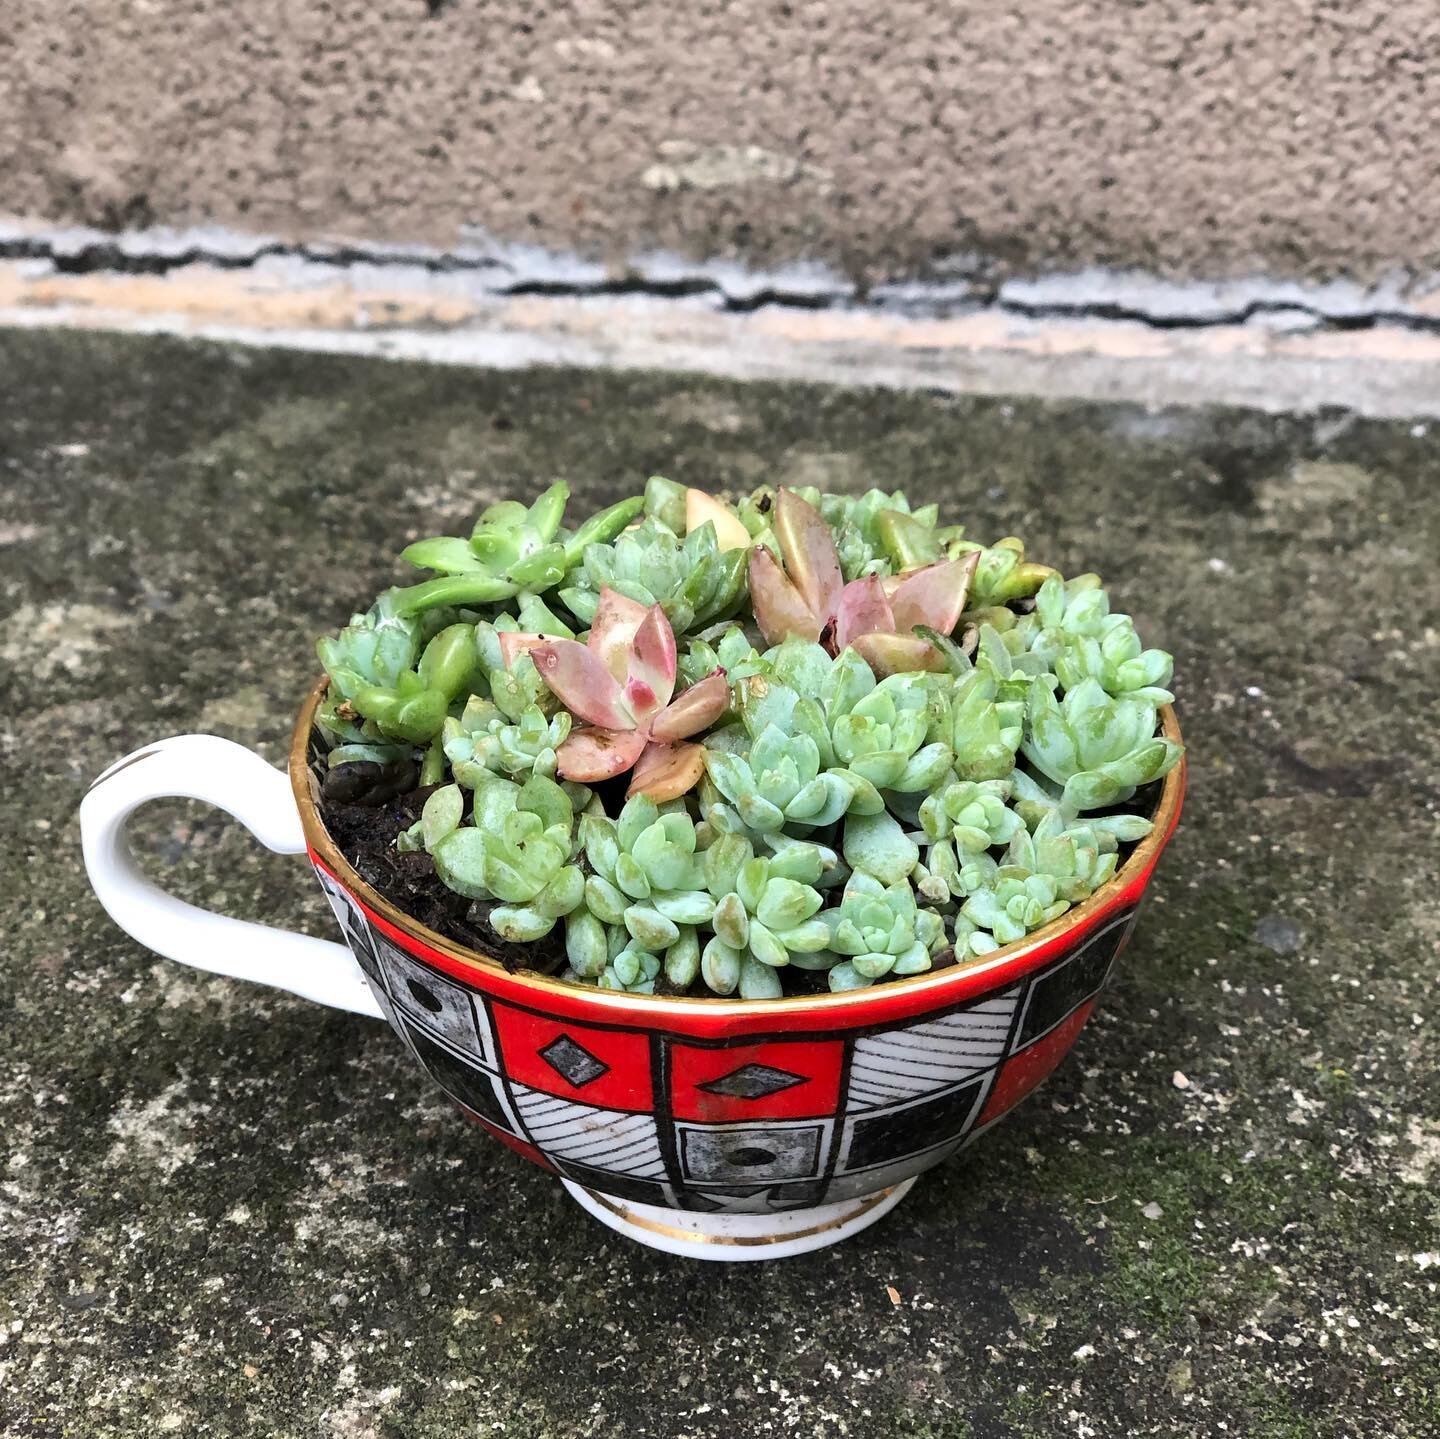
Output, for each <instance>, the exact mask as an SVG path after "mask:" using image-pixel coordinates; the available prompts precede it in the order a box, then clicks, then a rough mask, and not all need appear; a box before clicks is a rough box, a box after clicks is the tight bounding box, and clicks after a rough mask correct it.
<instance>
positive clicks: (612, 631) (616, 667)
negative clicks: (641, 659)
mask: <svg viewBox="0 0 1440 1439" xmlns="http://www.w3.org/2000/svg"><path fill="white" fill-rule="evenodd" d="M644 618H645V606H644V605H642V604H641V603H640V602H639V600H632V599H631V598H630V597H629V596H628V595H622V594H621V593H620V592H619V591H618V590H612V589H610V588H609V587H608V586H605V587H603V588H602V589H601V591H600V603H599V604H598V605H597V606H596V608H595V618H594V619H593V620H592V621H591V622H590V638H589V639H588V640H587V641H586V643H587V644H588V645H589V646H590V648H591V649H592V650H594V651H595V653H596V654H597V655H599V656H600V661H601V663H602V664H603V665H604V666H605V668H606V669H607V670H609V671H610V673H611V674H612V675H614V676H615V678H616V679H617V680H618V681H619V682H620V683H621V684H622V685H623V684H624V683H625V680H626V677H627V676H628V674H629V672H630V646H631V644H632V643H633V641H634V639H635V631H636V630H638V629H639V628H640V625H641V622H642V621H643V620H644Z"/></svg>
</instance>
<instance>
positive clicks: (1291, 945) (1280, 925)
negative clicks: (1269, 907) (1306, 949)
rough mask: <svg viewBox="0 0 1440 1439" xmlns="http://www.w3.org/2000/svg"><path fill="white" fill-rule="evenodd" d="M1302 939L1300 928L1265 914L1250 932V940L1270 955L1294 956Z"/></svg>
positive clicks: (1280, 916) (1280, 917) (1273, 915)
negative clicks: (1262, 947)
mask: <svg viewBox="0 0 1440 1439" xmlns="http://www.w3.org/2000/svg"><path fill="white" fill-rule="evenodd" d="M1302 937H1303V936H1302V935H1301V933H1300V926H1299V925H1297V924H1294V923H1292V922H1291V921H1290V920H1288V919H1286V918H1285V917H1284V915H1279V914H1267V915H1266V916H1265V917H1264V918H1263V919H1261V920H1260V921H1258V923H1257V924H1256V925H1255V928H1254V929H1252V930H1251V931H1250V938H1251V939H1253V940H1254V941H1255V943H1256V944H1261V945H1264V946H1265V948H1266V949H1268V950H1269V951H1270V952H1271V953H1272V954H1294V953H1295V951H1296V950H1297V949H1299V948H1300V941H1301V939H1302Z"/></svg>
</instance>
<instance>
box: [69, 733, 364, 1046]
mask: <svg viewBox="0 0 1440 1439" xmlns="http://www.w3.org/2000/svg"><path fill="white" fill-rule="evenodd" d="M169 798H176V799H200V800H204V801H205V802H206V803H207V804H214V805H219V807H220V808H221V809H224V810H228V811H229V812H230V813H231V814H232V815H234V816H235V818H236V819H238V820H239V821H240V823H241V824H243V825H244V826H245V827H246V829H248V830H249V831H250V833H251V834H253V835H254V836H255V837H256V839H258V840H259V841H260V842H261V844H263V845H264V846H265V847H266V848H267V849H271V850H274V851H275V852H276V853H277V854H304V853H305V832H304V830H303V828H302V827H301V824H300V813H299V811H298V809H297V808H296V806H295V797H294V795H293V794H291V792H290V781H289V780H288V779H287V777H286V776H285V775H284V774H283V773H282V772H281V771H280V770H277V769H275V768H273V767H272V766H271V765H269V764H267V763H266V762H265V761H264V760H263V759H261V758H260V756H259V755H257V754H255V753H253V752H252V751H250V750H248V749H246V748H245V747H244V746H243V745H238V744H234V743H233V742H232V741H230V740H226V739H219V738H217V737H216V736H214V735H199V734H188V735H179V736H177V737H176V738H174V739H166V740H160V741H159V742H158V743H156V744H152V745H146V746H145V747H144V748H143V749H138V750H136V751H135V752H134V753H133V754H130V755H127V756H126V757H125V758H124V759H122V760H120V761H118V762H117V763H115V764H113V765H111V766H110V768H109V769H107V770H106V771H105V773H104V774H102V775H101V776H100V777H99V779H97V780H96V781H95V783H94V784H93V785H92V786H91V787H90V792H89V793H88V794H87V795H86V796H85V798H84V800H83V801H81V804H80V837H81V842H82V844H83V846H84V850H85V868H86V869H87V870H88V871H89V872H90V883H91V885H92V886H93V887H94V889H95V893H96V895H97V896H98V897H99V900H100V903H101V904H103V905H104V906H105V908H106V910H107V911H108V912H109V914H110V917H111V919H113V920H114V921H115V923H116V924H118V925H119V926H120V928H121V929H123V930H124V931H125V932H126V933H127V934H128V935H130V936H131V938H132V939H136V940H138V941H139V942H140V943H141V944H143V945H144V946H145V947H146V948H147V949H153V950H154V951H155V952H156V953H157V954H163V955H164V956H165V957H166V958H167V959H174V960H178V961H179V962H180V963H181V964H190V965H194V966H195V968H196V969H207V970H209V971H211V973H213V974H227V975H230V976H231V977H233V978H235V979H251V980H254V981H255V982H256V983H257V984H270V985H274V986H275V987H276V988H277V989H288V990H289V991H290V992H291V993H292V994H298V995H301V996H303V997H304V998H305V999H313V1000H317V1001H318V1002H319V1003H321V1004H328V1005H331V1006H333V1007H334V1008H336V1009H348V1010H350V1011H352V1012H353V1013H355V1014H367V1015H371V1016H373V1017H374V1018H376V1019H379V1018H381V1017H382V1016H381V1012H380V1007H379V1005H378V1004H376V1002H375V997H374V995H372V994H371V992H370V987H369V986H368V985H367V984H366V982H365V976H364V975H363V973H362V972H361V970H360V966H359V965H358V964H357V963H356V962H355V956H354V955H352V954H351V953H350V951H349V949H347V948H346V947H345V946H344V945H343V944H335V943H333V942H332V941H330V940H328V939H315V938H314V937H312V936H311V935H308V934H296V933H294V932H293V931H292V930H286V929H274V928H272V927H271V926H269V925H265V924H251V923H250V922H249V921H247V920H243V919H232V918H231V917H230V916H228V915H223V914H215V913H213V912H212V911H210V910H208V909H198V908H196V906H195V905H193V904H186V903H185V902H184V900H180V899H176V898H175V897H174V895H170V894H166V893H165V891H164V890H162V889H159V888H157V887H156V886H155V885H153V884H151V883H150V881H149V880H148V879H146V878H145V876H144V875H143V874H141V872H140V870H139V868H138V867H137V866H136V864H135V859H134V856H133V855H132V854H131V852H130V845H129V841H128V840H127V838H126V835H125V826H126V824H127V822H128V821H129V818H130V816H131V814H133V813H134V811H135V810H136V809H138V808H139V807H140V806H141V805H142V804H144V803H145V802H146V801H147V800H152V799H169Z"/></svg>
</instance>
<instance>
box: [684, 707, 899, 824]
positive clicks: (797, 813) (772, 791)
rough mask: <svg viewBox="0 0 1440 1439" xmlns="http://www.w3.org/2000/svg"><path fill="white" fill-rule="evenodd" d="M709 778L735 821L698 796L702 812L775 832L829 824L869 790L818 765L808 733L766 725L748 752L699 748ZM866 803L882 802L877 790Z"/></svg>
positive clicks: (722, 821) (870, 790)
mask: <svg viewBox="0 0 1440 1439" xmlns="http://www.w3.org/2000/svg"><path fill="white" fill-rule="evenodd" d="M704 762H705V768H706V771H707V772H708V773H709V776H710V782H711V783H712V784H713V785H714V787H715V789H716V791H717V792H718V794H719V795H720V796H721V797H722V798H723V799H724V800H725V801H728V804H729V806H730V808H731V809H733V810H734V812H735V814H736V815H738V816H739V825H738V826H731V825H729V824H728V823H727V821H726V819H725V817H724V812H723V811H719V812H716V808H717V807H716V803H715V802H714V801H712V802H711V803H709V804H708V805H707V804H705V803H704V802H703V801H702V807H703V808H704V809H705V811H706V817H707V818H708V819H711V820H712V823H714V824H715V825H716V826H717V827H718V828H721V829H731V828H735V829H738V828H742V827H743V828H744V829H746V830H753V831H757V832H759V833H761V834H768V833H774V832H778V831H779V830H781V829H782V828H783V827H784V826H785V825H786V824H792V825H803V826H805V827H807V828H814V827H816V826H821V825H831V824H834V823H835V821H836V820H838V819H839V818H840V817H841V816H842V815H844V814H845V813H846V811H847V810H849V808H850V806H851V805H852V804H853V803H854V802H855V800H856V797H857V794H862V793H863V794H865V795H869V794H871V793H873V787H869V786H866V787H862V786H861V785H859V784H857V783H856V781H855V777H854V776H853V775H851V774H846V773H845V772H843V771H841V770H836V769H827V770H824V771H822V770H821V768H820V750H819V747H818V746H817V745H816V743H815V741H814V740H813V739H812V738H811V737H810V736H809V735H807V734H786V733H785V732H784V731H782V730H781V729H779V728H778V727H777V726H775V725H773V724H771V725H767V726H766V727H765V728H764V729H763V730H762V731H761V732H760V736H759V738H758V739H756V740H755V741H754V743H753V744H751V745H750V747H749V750H748V752H746V753H737V752H733V751H730V752H727V751H724V750H719V749H715V748H708V747H707V749H706V750H705V753H704ZM869 803H873V804H877V805H878V804H881V803H883V802H882V801H881V800H880V798H879V796H878V795H876V796H875V798H874V799H873V800H871V801H869Z"/></svg>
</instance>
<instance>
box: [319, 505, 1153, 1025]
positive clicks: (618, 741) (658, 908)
mask: <svg viewBox="0 0 1440 1439" xmlns="http://www.w3.org/2000/svg"><path fill="white" fill-rule="evenodd" d="M568 501H569V489H568V487H567V486H566V485H565V484H564V483H563V482H562V483H557V484H555V485H552V486H551V487H550V488H549V489H548V490H546V491H545V492H544V493H543V494H541V495H539V496H538V497H537V498H536V499H535V500H534V501H533V502H532V503H530V504H528V505H525V504H520V503H518V502H515V501H508V500H507V501H502V502H500V503H498V504H492V505H489V506H488V507H487V508H486V509H484V510H483V511H482V512H481V514H480V516H479V518H478V520H477V521H476V523H475V525H474V527H473V529H472V530H471V533H470V535H469V536H468V538H458V537H456V538H452V537H439V538H435V539H427V540H421V541H417V542H416V543H415V544H413V545H411V546H409V547H408V548H407V549H406V550H405V552H404V555H403V558H404V559H405V560H406V561H408V562H409V563H411V564H413V565H415V566H417V567H420V568H422V569H427V570H430V571H432V572H433V574H432V577H431V578H428V579H423V580H421V581H420V582H419V583H417V584H412V585H409V586H408V587H403V588H396V589H391V590H387V591H386V592H385V593H384V594H382V595H381V596H380V597H379V598H378V599H377V600H376V602H375V603H374V604H373V605H372V606H371V607H370V609H369V610H367V611H365V612H364V613H361V614H357V615H355V616H354V617H353V618H352V619H351V622H350V624H349V625H347V626H346V627H345V628H344V629H342V630H341V631H339V632H338V633H337V634H334V635H331V636H327V637H326V638H325V639H323V640H321V641H320V644H319V652H320V657H321V661H322V663H323V664H324V666H325V669H326V672H327V674H328V675H329V677H330V689H329V692H328V694H327V696H326V699H325V702H324V704H323V705H322V707H321V709H320V711H319V719H318V723H319V733H320V736H321V739H322V742H323V743H324V744H325V745H327V746H328V756H327V759H328V773H327V776H326V779H325V783H324V786H323V798H324V801H325V802H326V803H329V804H337V805H338V804H348V805H355V804H360V805H367V804H368V805H370V806H372V807H376V808H381V807H385V806H393V805H394V803H395V801H396V800H397V797H398V798H399V799H400V800H401V801H403V804H402V806H401V807H402V808H403V809H405V811H406V812H407V813H408V815H409V816H410V817H411V820H412V821H413V822H405V823H401V824H399V825H397V828H396V831H395V836H396V838H395V844H396V848H397V850H398V851H400V852H401V855H402V856H404V857H405V860H404V862H405V863H406V864H407V865H409V866H410V870H409V871H407V872H408V873H410V874H411V875H412V877H413V876H415V875H432V876H433V878H432V879H431V880H429V881H427V882H429V883H433V884H436V885H438V886H441V890H440V891H439V892H440V893H442V894H446V895H449V896H450V899H449V901H447V903H448V904H449V905H450V907H451V909H452V910H453V909H455V908H457V907H458V908H459V909H461V910H464V909H465V907H466V906H467V905H468V906H469V908H468V911H467V913H468V915H469V918H470V921H471V922H472V923H474V924H476V925H478V926H480V928H481V931H482V932H484V931H485V930H487V929H488V930H489V931H490V932H493V933H494V935H495V936H497V938H499V939H501V940H504V941H506V942H507V943H508V944H509V945H510V946H512V947H513V946H515V945H521V946H524V945H530V946H532V947H533V949H534V953H535V956H536V964H537V966H543V967H548V968H550V969H552V970H555V969H559V970H560V971H561V972H562V977H563V978H565V979H567V980H570V981H572V982H574V983H577V984H595V985H600V986H602V987H606V988H613V989H622V990H626V991H629V992H633V993H647V994H649V993H654V994H674V995H697V996H703V995H717V996H736V997H739V998H742V999H756V1000H759V999H767V998H776V997H780V996H783V995H785V994H797V993H811V992H814V991H815V990H816V989H822V990H823V989H825V988H828V989H831V990H834V991H842V990H847V989H855V988H859V987H863V986H866V985H870V984H877V983H884V982H887V981H890V980H894V979H898V978H902V977H905V976H908V975H915V974H921V973H924V972H925V971H927V970H929V969H930V968H932V967H934V966H935V965H937V964H944V963H951V962H954V961H960V960H964V959H966V958H969V957H972V956H976V955H981V954H986V953H989V952H990V951H992V950H994V949H995V948H997V947H999V946H1000V945H1003V944H1008V943H1012V942H1014V941H1016V940H1018V939H1022V938H1024V936H1025V935H1027V934H1029V933H1031V932H1033V931H1034V930H1035V929H1038V928H1040V927H1041V926H1043V925H1045V924H1047V923H1049V922H1050V921H1051V920H1053V919H1055V918H1057V917H1058V916H1059V915H1061V914H1063V913H1064V912H1065V911H1066V910H1067V909H1068V908H1069V907H1070V906H1072V905H1074V904H1078V903H1080V902H1081V901H1082V900H1084V899H1085V898H1086V897H1088V896H1089V895H1090V894H1093V893H1094V892H1095V890H1096V889H1098V888H1099V887H1100V886H1101V885H1103V884H1104V883H1105V882H1106V881H1107V880H1108V879H1109V878H1110V877H1111V876H1112V875H1113V874H1114V873H1115V872H1116V869H1117V868H1118V866H1119V864H1120V863H1121V862H1122V861H1123V858H1124V849H1125V846H1127V845H1130V844H1133V843H1135V842H1136V841H1138V840H1139V839H1141V838H1143V837H1144V835H1145V834H1146V833H1148V831H1149V829H1150V820H1149V819H1148V817H1147V813H1146V810H1147V808H1148V804H1147V803H1146V802H1145V798H1144V794H1143V791H1144V790H1145V787H1146V786H1149V785H1151V784H1152V783H1153V782H1154V781H1156V780H1158V779H1160V778H1162V777H1163V776H1164V775H1165V774H1166V773H1167V772H1168V771H1169V770H1170V769H1171V768H1172V767H1173V766H1174V765H1175V764H1176V762H1177V761H1178V760H1179V758H1180V753H1181V751H1180V748H1179V746H1178V745H1176V744H1174V743H1172V742H1171V741H1170V740H1168V739H1167V738H1165V737H1164V736H1163V735H1162V734H1160V733H1159V729H1160V726H1159V708H1160V707H1161V706H1162V705H1164V704H1167V703H1168V702H1169V701H1170V698H1171V694H1170V690H1169V688H1168V686H1169V684H1170V681H1171V673H1172V668H1173V666H1172V663H1171V660H1170V656H1169V655H1167V654H1165V653H1164V652H1163V651H1160V650H1155V649H1146V648H1144V647H1143V645H1142V643H1141V641H1140V638H1139V636H1138V635H1137V633H1136V631H1135V626H1134V623H1133V621H1132V620H1131V619H1130V617H1129V616H1128V615H1124V614H1121V613H1118V612H1116V611H1113V610H1112V609H1111V605H1110V600H1109V597H1108V596H1107V595H1106V593H1105V590H1104V588H1103V586H1102V584H1101V582H1100V580H1099V578H1098V577H1097V576H1095V575H1090V574H1085V575H1078V576H1075V577H1073V578H1071V579H1069V580H1067V579H1065V578H1063V577H1062V576H1061V575H1059V574H1058V573H1057V572H1056V571H1055V570H1053V569H1051V568H1050V567H1048V566H1046V565H1044V564H1040V563H1037V562H1035V561H1033V560H1029V559H1027V558H1026V555H1025V549H1024V546H1023V544H1022V543H1021V542H1020V541H1019V540H1018V539H1015V538H1013V537H1006V538H1004V539H1001V540H999V541H997V542H996V543H995V544H993V545H985V544H982V543H980V542H978V541H975V540H973V539H970V538H968V537H967V536H966V533H965V530H964V529H963V528H962V527H961V526H959V525H949V526H942V525H941V524H940V522H939V519H940V517H939V514H938V512H937V510H936V507H934V506H930V505H927V506H921V507H912V506H911V504H910V503H909V501H908V500H907V499H906V497H905V495H904V494H903V492H901V491H898V490H897V491H893V492H888V493H887V492H885V491H881V490H870V491H867V492H866V493H864V494H861V495H828V494H824V493H821V492H819V491H816V490H810V489H799V490H797V489H785V488H780V489H773V488H770V487H762V488H760V489H757V490H755V491H754V492H753V493H751V494H749V495H746V496H741V497H739V499H738V500H737V501H736V502H735V503H734V504H731V503H727V502H726V501H724V500H722V499H718V498H716V497H714V496H711V495H708V494H705V493H704V492H702V491H700V490H698V489H694V488H687V487H685V486H682V485H678V484H676V483H674V482H673V481H670V480H667V479H664V478H661V477H658V476H657V477H653V478H651V479H650V480H649V481H648V483H647V484H646V485H645V487H644V493H643V494H640V495H636V496H634V497H632V498H630V499H628V500H622V501H620V502H619V503H618V504H615V505H611V506H609V507H608V508H607V509H604V510H602V511H600V512H599V513H598V514H596V515H594V516H592V517H590V518H589V519H586V520H584V521H583V522H582V523H579V524H578V525H575V526H574V527H573V528H570V527H567V523H566V521H567V514H566V511H567V506H568ZM410 791H415V793H414V795H413V797H411V798H409V799H406V796H407V794H408V793H409V792H410ZM385 812H386V813H389V812H390V811H389V810H388V809H387V810H386V811H385ZM396 812H397V813H398V812H399V811H396ZM416 814H418V815H419V818H418V819H414V818H413V817H414V816H415V815H416ZM417 865H418V866H420V869H418V870H417V869H415V866H417Z"/></svg>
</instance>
